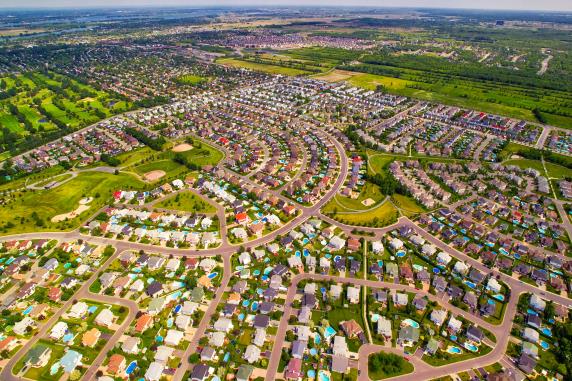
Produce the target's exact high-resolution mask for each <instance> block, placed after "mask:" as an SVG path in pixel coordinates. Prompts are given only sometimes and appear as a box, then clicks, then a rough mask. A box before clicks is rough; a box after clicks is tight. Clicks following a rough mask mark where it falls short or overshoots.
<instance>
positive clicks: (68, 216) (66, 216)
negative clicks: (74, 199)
mask: <svg viewBox="0 0 572 381" xmlns="http://www.w3.org/2000/svg"><path fill="white" fill-rule="evenodd" d="M91 200H92V198H91V197H87V198H82V199H81V200H80V201H79V206H78V207H77V209H76V210H74V211H71V212H69V213H63V214H58V215H57V216H53V217H52V222H60V221H65V220H71V219H74V218H76V217H77V216H79V215H80V214H82V213H83V212H85V211H86V210H88V209H89V205H87V204H89V203H90V202H91Z"/></svg>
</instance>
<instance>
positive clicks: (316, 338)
mask: <svg viewBox="0 0 572 381" xmlns="http://www.w3.org/2000/svg"><path fill="white" fill-rule="evenodd" d="M321 342H322V338H321V337H320V334H318V333H316V335H315V336H314V344H316V345H320V343H321Z"/></svg>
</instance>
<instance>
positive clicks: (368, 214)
mask: <svg viewBox="0 0 572 381" xmlns="http://www.w3.org/2000/svg"><path fill="white" fill-rule="evenodd" d="M322 212H323V213H324V214H327V215H329V216H331V217H332V218H334V219H336V220H338V221H340V222H342V223H344V224H347V225H356V226H385V225H389V224H391V223H393V222H395V221H396V219H397V214H398V213H397V209H396V208H395V207H394V206H393V205H392V204H391V203H390V202H387V201H386V202H384V203H382V204H381V205H379V206H377V207H374V208H372V209H369V210H367V211H363V212H349V211H347V210H344V208H342V207H340V206H339V205H338V204H337V203H336V201H335V199H333V200H330V202H328V203H327V204H326V205H325V206H324V207H323V208H322Z"/></svg>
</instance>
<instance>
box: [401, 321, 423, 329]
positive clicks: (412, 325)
mask: <svg viewBox="0 0 572 381" xmlns="http://www.w3.org/2000/svg"><path fill="white" fill-rule="evenodd" d="M401 324H405V325H409V326H411V327H413V328H419V323H417V322H416V321H415V320H413V319H405V320H403V322H401Z"/></svg>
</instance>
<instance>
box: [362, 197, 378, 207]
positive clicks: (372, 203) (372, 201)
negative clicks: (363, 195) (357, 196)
mask: <svg viewBox="0 0 572 381" xmlns="http://www.w3.org/2000/svg"><path fill="white" fill-rule="evenodd" d="M361 203H362V204H363V205H365V206H372V205H375V200H373V199H371V198H368V199H365V200H363V201H362V202H361Z"/></svg>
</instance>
